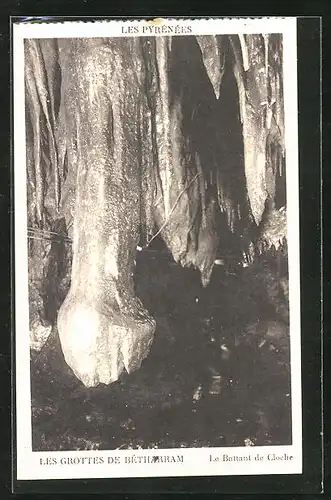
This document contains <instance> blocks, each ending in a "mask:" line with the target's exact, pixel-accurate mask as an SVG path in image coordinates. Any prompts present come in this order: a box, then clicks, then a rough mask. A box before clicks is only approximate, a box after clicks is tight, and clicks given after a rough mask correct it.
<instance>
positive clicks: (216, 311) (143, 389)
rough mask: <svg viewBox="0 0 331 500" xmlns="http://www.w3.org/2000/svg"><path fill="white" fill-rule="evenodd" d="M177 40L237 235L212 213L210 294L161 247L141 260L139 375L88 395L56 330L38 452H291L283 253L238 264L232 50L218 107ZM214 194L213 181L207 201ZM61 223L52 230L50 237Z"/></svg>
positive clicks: (176, 63)
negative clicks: (145, 328) (144, 338)
mask: <svg viewBox="0 0 331 500" xmlns="http://www.w3.org/2000/svg"><path fill="white" fill-rule="evenodd" d="M172 43H173V44H174V47H175V48H176V44H180V46H179V49H178V50H175V51H174V53H175V54H176V57H173V59H172V68H171V71H172V73H171V74H172V75H173V82H172V83H173V86H174V89H175V91H176V92H177V93H179V94H181V95H182V97H183V110H184V111H183V112H184V127H185V129H186V130H187V133H188V134H189V135H190V136H191V138H192V142H191V144H192V148H193V149H195V150H196V151H199V153H200V155H201V162H202V166H203V169H204V173H205V174H206V178H207V179H215V176H216V170H217V169H218V168H221V169H222V174H223V175H224V176H226V178H227V179H228V182H229V186H230V190H231V192H232V193H233V197H234V198H235V199H237V200H238V203H239V202H240V203H241V213H242V219H241V220H240V221H237V224H238V226H237V228H236V229H237V230H236V232H235V233H232V232H231V231H230V230H229V229H228V226H227V223H226V220H225V215H223V214H222V213H221V211H219V220H218V231H219V236H220V244H219V249H218V259H219V260H220V263H221V265H217V266H215V267H214V270H213V274H212V278H211V282H210V284H209V285H208V286H207V287H206V288H203V287H202V286H201V282H200V276H199V273H198V271H196V270H193V269H183V268H182V267H181V266H180V265H178V264H176V263H175V262H174V261H173V259H172V257H171V255H170V253H169V251H168V250H167V248H166V246H165V244H164V243H163V241H162V240H161V239H160V238H157V239H155V240H154V241H153V243H152V244H151V245H150V247H149V248H147V249H145V250H143V251H142V252H137V258H136V263H137V265H136V277H135V283H136V292H137V295H138V296H139V297H140V298H141V300H142V302H143V304H144V306H145V307H146V308H147V309H148V310H149V312H150V313H151V314H152V315H153V316H154V317H155V318H156V321H157V328H156V334H155V340H154V344H153V346H152V350H151V352H150V354H149V356H148V357H147V358H146V360H145V361H144V362H143V364H142V367H141V368H140V370H138V371H137V372H135V373H132V374H130V375H127V374H125V375H122V376H121V378H120V380H118V381H117V382H115V383H114V384H111V385H110V386H108V387H106V386H99V387H98V388H96V389H87V388H85V387H84V386H83V385H82V384H81V383H80V382H79V381H78V380H77V379H76V378H75V376H74V375H73V373H72V372H71V370H70V368H69V367H68V366H67V365H66V363H65V361H64V359H63V355H62V351H61V347H60V343H59V340H58V336H57V331H56V327H53V330H52V333H51V335H50V337H49V338H48V340H47V342H46V344H45V346H44V347H43V348H42V350H41V352H39V353H36V352H33V351H31V388H32V429H33V450H34V451H44V450H50V451H55V450H84V449H115V448H121V449H127V448H139V447H142V448H151V447H156V448H172V447H196V446H197V447H201V446H244V445H285V444H290V443H291V439H292V438H291V408H290V399H291V396H290V357H289V356H290V349H289V322H288V315H289V311H288V302H287V297H286V296H285V295H284V292H283V289H282V288H281V286H280V281H281V280H282V279H286V278H287V256H286V253H282V252H278V253H277V252H274V251H272V250H270V251H269V252H267V253H265V254H264V255H263V256H261V257H260V258H257V259H256V261H255V262H254V263H253V264H252V265H250V266H248V267H244V266H243V265H242V255H241V238H240V235H241V234H244V232H245V229H247V228H248V227H249V224H250V218H249V203H248V200H247V195H246V188H245V173H244V154H243V139H242V126H241V122H240V116H239V103H238V91H237V84H236V81H235V78H234V75H233V74H232V72H231V56H230V51H229V57H228V59H227V63H226V64H227V66H226V71H225V74H224V77H223V81H222V85H221V92H220V98H219V99H218V100H216V98H215V94H214V91H213V88H212V86H211V83H210V81H209V78H208V76H207V74H206V71H205V68H204V66H203V62H202V58H201V53H200V51H199V48H198V45H197V42H196V40H195V37H178V38H176V37H174V38H173V42H172ZM193 111H194V116H193V118H192V113H193ZM285 188H286V186H285V174H284V173H283V175H282V177H279V178H278V179H277V189H276V207H277V208H279V207H282V206H284V205H285V204H286V196H285ZM215 189H216V187H215V184H213V182H212V181H211V182H210V184H209V185H208V189H207V196H208V193H214V192H215ZM63 224H64V223H63V220H62V221H61V220H60V221H57V222H56V224H55V225H54V231H61V230H64V229H65V227H64V225H63ZM50 244H51V259H50V262H51V263H50V265H49V267H48V279H47V280H46V281H45V282H46V286H45V303H46V304H47V307H46V315H47V318H48V319H49V320H50V321H52V322H54V321H55V319H56V314H57V310H58V308H59V306H60V304H61V302H62V300H63V299H64V296H65V293H66V291H67V289H68V286H69V280H68V278H66V272H67V262H68V260H70V258H71V256H70V243H69V242H65V241H63V240H61V239H60V240H59V239H54V240H52V241H51V243H50ZM55 282H56V283H61V285H55V284H54V283H55Z"/></svg>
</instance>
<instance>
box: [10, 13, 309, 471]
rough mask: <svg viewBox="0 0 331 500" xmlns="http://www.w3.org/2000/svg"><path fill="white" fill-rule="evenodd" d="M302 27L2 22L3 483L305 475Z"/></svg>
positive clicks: (259, 22)
mask: <svg viewBox="0 0 331 500" xmlns="http://www.w3.org/2000/svg"><path fill="white" fill-rule="evenodd" d="M296 22H297V20H296V19H295V18H249V19H244V18H242V19H238V18H233V19H231V18H227V19H220V18H218V19H155V20H153V21H149V20H143V19H139V20H129V21H114V20H104V21H98V22H91V21H88V22H78V21H70V22H38V23H35V22H19V23H14V25H13V75H14V82H13V85H14V184H15V186H14V188H15V205H14V209H15V248H16V250H15V280H16V282H15V317H16V325H15V345H16V353H15V356H16V378H15V380H16V383H15V391H16V435H17V479H18V480H37V479H38V480H42V479H45V480H47V479H71V478H72V479H88V478H125V477H161V476H163V477H181V476H232V475H233V476H235V475H247V476H249V475H250V476H251V475H261V474H268V475H270V474H300V473H302V431H301V366H300V358H301V351H300V273H299V187H298V131H297V120H298V111H297V55H296V51H297V42H296Z"/></svg>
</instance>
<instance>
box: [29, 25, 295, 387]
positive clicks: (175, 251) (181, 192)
mask: <svg viewBox="0 0 331 500" xmlns="http://www.w3.org/2000/svg"><path fill="white" fill-rule="evenodd" d="M136 40H137V41H135V42H134V44H135V45H134V51H135V59H134V60H132V58H131V57H128V56H127V54H126V55H125V54H124V56H125V57H124V56H123V54H122V53H121V51H122V50H123V48H122V46H121V42H118V43H117V44H116V43H114V44H112V43H110V44H109V43H108V42H107V40H101V39H100V40H99V41H98V42H97V46H96V45H95V44H96V41H95V40H94V41H93V40H92V39H91V40H89V39H86V40H85V42H84V43H82V40H80V39H76V40H74V39H73V40H61V42H60V43H58V41H56V40H27V41H26V43H25V77H26V78H25V80H26V124H27V173H28V174H27V175H28V227H29V294H30V332H31V345H32V347H34V348H37V349H38V348H40V347H41V346H42V345H43V343H44V342H45V340H46V338H47V336H48V335H49V333H50V331H51V328H52V325H53V324H54V322H55V320H56V316H57V311H58V309H59V307H60V305H61V303H62V301H63V299H64V298H65V296H66V294H67V292H68V286H69V282H70V275H71V272H72V271H71V260H72V255H71V254H72V249H73V250H74V257H75V254H76V256H77V252H80V246H79V244H78V239H77V238H78V236H77V234H78V233H77V229H76V232H75V227H76V228H79V230H81V228H82V226H84V220H85V219H84V213H83V212H84V210H85V212H86V211H88V210H89V209H88V206H87V205H86V203H88V202H90V203H92V204H93V203H94V202H93V196H92V195H91V196H87V198H86V199H85V200H83V199H81V201H80V202H79V197H78V198H77V189H80V186H81V183H82V182H83V181H81V180H80V179H81V178H82V175H89V172H90V171H91V172H92V170H91V169H92V166H91V169H90V167H88V165H89V161H90V160H88V158H89V157H90V156H91V155H90V153H89V152H88V150H87V149H86V148H87V145H89V147H90V148H92V149H93V148H99V151H98V152H96V155H97V157H98V158H99V160H98V161H99V162H100V159H102V151H100V148H101V149H102V148H103V150H104V151H105V150H107V151H108V153H107V154H109V155H110V156H111V157H112V155H113V162H110V163H112V167H109V168H112V169H113V173H111V172H108V174H107V168H108V167H106V163H107V162H108V161H110V160H109V158H108V159H106V160H105V161H106V163H105V168H104V169H103V170H102V172H101V171H100V172H99V173H98V175H101V177H102V178H103V179H105V178H106V177H107V175H108V178H107V179H108V180H107V182H108V184H109V193H110V192H111V181H109V179H111V178H112V176H114V182H115V178H116V176H117V177H118V176H119V177H120V178H123V182H125V181H124V179H125V178H126V177H125V176H127V175H128V172H129V170H130V168H131V167H130V165H129V163H128V165H127V166H125V167H123V165H124V163H125V162H129V159H128V158H126V156H125V155H127V154H128V151H129V150H128V145H127V144H124V143H123V144H122V143H121V141H122V140H123V141H127V140H128V139H127V138H128V137H129V136H130V134H133V136H134V137H136V138H137V140H135V142H134V144H132V145H131V146H130V145H129V149H130V147H131V149H132V151H131V152H130V154H131V157H132V161H134V165H135V167H134V168H135V170H132V168H133V167H132V168H131V170H132V172H131V174H130V175H131V177H132V176H134V179H135V183H134V185H132V186H131V187H130V184H129V183H127V184H126V189H127V193H128V196H132V200H131V201H132V202H133V203H134V206H135V207H138V208H139V210H138V212H137V217H138V218H137V224H135V228H136V227H137V228H138V226H139V228H140V238H141V241H142V242H143V245H144V246H145V247H147V246H148V245H149V244H150V242H151V241H152V240H153V239H154V238H155V236H156V235H160V236H161V237H162V238H163V240H164V242H165V243H166V245H167V246H168V248H169V250H170V251H171V253H172V255H173V257H174V259H175V260H176V261H177V262H179V263H180V264H181V265H183V266H194V267H196V268H198V269H199V270H200V272H201V280H202V284H203V285H204V286H207V284H208V282H209V279H210V276H211V273H212V270H213V265H214V261H215V257H216V251H217V247H218V244H219V239H220V238H222V234H219V224H218V222H219V217H220V214H221V213H222V212H223V214H225V216H226V217H225V218H226V221H227V224H228V226H229V229H230V230H231V231H233V232H236V231H238V229H237V228H238V224H237V222H238V219H240V218H241V217H242V215H241V214H242V213H243V212H244V211H245V210H246V211H247V207H248V217H246V218H247V221H246V222H245V224H242V226H241V227H244V229H246V233H248V240H247V242H246V243H247V247H248V248H252V247H253V246H254V245H253V242H254V238H255V235H256V234H257V235H258V237H257V241H256V242H255V243H256V244H255V249H256V250H257V251H262V250H265V249H266V248H269V247H270V246H275V247H276V248H277V247H278V246H279V245H281V244H282V243H283V242H284V240H285V239H286V217H285V212H284V210H281V211H279V210H277V208H276V204H275V197H276V178H277V175H278V176H279V175H284V157H285V148H284V111H283V90H282V40H281V36H280V35H265V36H263V35H241V36H238V35H236V36H224V35H223V36H199V37H183V38H182V37H173V38H171V37H156V38H143V39H136ZM122 44H123V42H122ZM90 45H91V47H92V48H91V47H90ZM91 50H92V52H93V51H97V52H98V65H99V66H98V68H95V69H96V72H94V71H90V72H89V73H86V74H85V73H84V74H83V73H82V71H85V69H86V68H87V65H86V60H85V59H84V58H85V56H86V54H89V53H90V52H89V51H91ZM125 50H126V49H125ZM130 50H133V49H132V47H131V49H130ZM116 51H118V52H116ZM100 53H102V57H101V56H100ZM84 54H85V55H84ZM95 54H96V52H95ZM73 61H75V64H73ZM77 61H78V62H77ZM79 61H81V62H82V64H81V65H80V66H79ZM83 61H84V62H83ZM116 61H117V63H116ZM115 63H116V64H115ZM102 64H103V65H105V67H106V69H104V68H102V67H101V66H102ZM130 64H131V66H132V67H131V66H130ZM75 71H76V73H77V74H75V75H74V72H75ZM132 71H133V72H134V75H135V76H132ZM226 71H232V72H233V74H234V76H235V81H236V83H237V88H238V101H239V109H240V119H241V123H242V138H243V146H244V172H245V179H246V182H245V185H243V186H242V190H241V192H242V193H243V194H241V195H238V194H237V191H235V189H234V188H233V180H231V179H230V177H229V175H228V173H227V171H226V169H224V166H223V165H222V164H221V162H220V161H219V158H218V154H217V152H216V153H215V144H217V141H218V133H219V132H218V129H217V126H214V128H213V130H210V134H209V136H208V139H206V137H207V135H208V134H204V135H203V138H202V134H201V130H203V128H204V127H208V121H210V123H213V124H215V123H217V121H216V120H215V117H214V121H213V120H212V119H211V114H212V108H213V102H216V101H217V100H218V99H219V98H220V94H221V89H222V82H223V79H224V75H225V72H226ZM73 75H74V76H73ZM125 75H127V76H125ZM130 75H131V76H130ZM97 76H98V81H97V80H95V79H96V78H97ZM134 78H135V85H136V86H137V90H136V92H135V93H134V92H133V90H132V87H133V85H134V82H133V79H134ZM200 81H204V82H208V81H209V82H210V83H209V85H210V93H208V92H207V93H206V91H205V89H206V88H208V87H207V83H206V84H205V86H204V87H203V92H202V91H201V89H202V87H200V86H199V82H200ZM107 88H109V91H107ZM85 94H86V98H85V97H84V96H85ZM108 94H109V97H107V95H108ZM133 94H134V95H136V97H133ZM207 94H208V95H207ZM138 98H139V105H137V106H136V105H135V104H134V102H135V101H134V100H135V99H136V100H138ZM91 99H92V101H93V103H92V101H91ZM96 103H97V104H98V103H99V104H98V105H96ZM127 103H130V104H127ZM136 104H138V103H136ZM89 106H90V107H89ZM98 106H99V107H98ZM97 110H99V111H97ZM108 110H109V111H108ZM96 113H97V114H100V113H102V114H103V118H104V120H103V118H102V120H103V121H102V120H101V118H100V119H99V117H98V116H97V115H96ZM107 113H108V114H107ZM106 115H107V116H106ZM87 119H88V123H87V122H86V120H87ZM84 120H85V121H84ZM94 120H96V121H95V124H94V125H93V123H94ZM100 120H101V121H102V123H103V125H100V123H101V121H100ZM125 123H126V125H124V124H125ZM130 123H131V125H130ZM133 124H134V125H133ZM91 126H93V129H92V128H91ZM100 126H102V127H104V129H103V130H102V134H103V138H104V139H105V141H106V142H105V144H104V145H103V143H102V141H101V142H100V143H97V144H96V143H93V144H92V143H91V140H90V139H91V138H89V136H88V134H89V133H90V132H91V133H90V135H91V134H92V135H93V134H94V135H93V137H94V139H93V141H94V142H95V141H97V135H96V134H95V133H94V132H95V130H96V129H97V128H98V127H99V128H100ZM133 129H134V130H133ZM121 130H122V131H121ZM89 131H90V132H89ZM100 133H101V132H100ZM86 134H87V135H86ZM200 135H201V137H200ZM107 137H108V139H107ZM125 151H126V152H125ZM115 153H116V154H115ZM124 153H125V154H124ZM123 154H124V156H123ZM121 158H122V159H121ZM133 159H134V160H133ZM91 161H92V160H91ZM121 161H123V162H124V163H123V165H122V164H121ZM118 162H119V163H118ZM82 164H86V165H87V168H89V169H90V170H89V172H87V174H86V172H85V170H84V169H83V170H84V172H85V174H84V173H82ZM91 165H92V164H91ZM107 165H108V163H107ZM125 165H126V163H125ZM84 168H86V167H84ZM98 168H99V170H100V168H101V166H100V167H98ZM137 169H138V170H137ZM131 170H130V171H131ZM137 171H138V172H139V175H138V177H137V176H136V174H137ZM125 172H126V173H125ZM134 172H135V173H134ZM91 175H92V174H91ZM121 176H122V177H121ZM123 176H124V177H123ZM132 178H133V177H132ZM127 180H128V181H129V179H127ZM131 180H132V179H131ZM116 182H117V183H118V179H117V181H116ZM116 182H115V184H116ZM231 183H232V184H231ZM116 185H117V184H116ZM99 187H100V186H99ZM115 188H116V186H115V185H114V189H115ZM100 189H101V188H100ZM115 191H116V189H115ZM88 192H89V191H87V193H88ZM136 195H138V198H137V200H136V198H135V196H136ZM77 200H78V201H77ZM89 200H90V201H89ZM83 201H84V203H83ZM94 201H95V200H94ZM82 203H83V205H84V206H83V205H82ZM118 203H119V204H120V203H121V201H120V198H119V202H118ZM106 205H107V203H106ZM106 205H105V207H106ZM129 205H130V204H128V206H129ZM125 206H126V205H125ZM130 206H131V205H130ZM84 207H85V208H84ZM91 208H93V210H96V207H95V206H94V207H91ZM105 209H106V208H105ZM123 210H124V205H123ZM128 210H129V208H128ZM132 210H133V205H132ZM78 212H79V213H78ZM86 213H87V212H86ZM100 213H101V212H100ZM102 213H103V212H102ZM101 215H102V214H101ZM101 215H100V217H101ZM100 217H99V218H100ZM127 218H130V213H129V212H128V213H127ZM138 219H139V222H138ZM75 224H76V226H75ZM77 224H78V226H77ZM91 224H92V219H91ZM253 227H254V228H255V230H254V231H250V230H251V229H252V228H253ZM91 228H92V226H91ZM256 229H258V231H256ZM118 230H119V231H122V232H123V231H124V232H125V228H122V229H120V228H118ZM89 231H90V230H89ZM130 231H131V230H130ZM134 231H136V229H134ZM123 238H124V239H123ZM123 238H122V240H123V241H122V240H121V241H122V246H123V245H124V247H125V245H126V243H125V241H126V239H125V237H123ZM114 241H115V240H114ZM130 244H131V243H130ZM128 245H129V243H128ZM101 247H102V245H101ZM115 247H116V244H115ZM115 247H114V248H115ZM116 248H117V247H116ZM122 250H123V251H124V253H125V248H123V249H122ZM122 250H121V249H120V248H119V253H118V252H117V254H116V255H117V257H116V256H115V257H114V258H115V261H116V259H117V260H118V259H120V258H121V255H122V253H123V252H122ZM121 252H122V253H121ZM123 255H124V254H123ZM123 258H124V257H123ZM59 259H60V260H62V264H63V265H61V266H59ZM117 264H118V263H117ZM50 283H51V284H50ZM123 283H124V281H123ZM125 287H126V288H127V289H130V290H131V285H129V282H128V283H127V285H125V286H124V288H125ZM116 293H117V292H116ZM125 293H128V294H129V295H130V297H131V295H133V292H128V290H126V292H125ZM131 299H132V297H131V298H130V301H131ZM67 302H68V300H67ZM54 304H55V305H54ZM135 307H136V306H135ZM139 307H140V306H139ZM146 318H147V322H148V321H150V320H149V319H148V317H147V316H146ZM150 324H151V325H152V323H150ZM64 343H65V342H64ZM102 345H103V344H102V342H101V349H102ZM134 345H135V343H134V341H132V345H131V346H127V353H126V354H122V355H123V356H124V364H123V360H122V361H121V359H120V358H118V360H117V361H116V363H115V364H116V368H114V367H113V368H111V370H113V372H112V375H111V376H109V377H108V375H104V376H103V375H102V376H101V378H100V377H99V378H98V377H97V379H95V380H94V379H93V380H92V381H91V380H89V381H88V382H86V383H87V385H96V383H98V382H100V381H103V382H105V383H109V382H110V381H112V380H115V379H116V378H117V376H118V375H119V373H120V371H121V370H122V369H123V366H124V365H125V367H126V369H128V370H130V365H131V364H132V365H134V366H135V365H137V366H139V361H141V359H140V360H138V362H137V363H136V364H135V363H131V360H130V359H129V358H130V356H131V357H132V356H133V357H134V355H133V353H132V349H134ZM110 348H111V346H110ZM107 349H108V347H107ZM129 352H131V354H128V353H129ZM137 352H138V354H137V356H138V357H139V356H140V358H141V357H144V356H145V355H146V354H147V352H148V350H146V349H145V348H144V349H142V350H141V352H140V351H139V349H138V350H137ZM139 352H140V354H139ZM68 356H69V355H68ZM100 356H101V357H100ZM100 356H99V358H100V359H101V358H102V353H101V354H100ZM128 356H129V358H128ZM69 357H70V356H69ZM107 369H108V368H107ZM78 371H79V370H78ZM106 371H107V370H106ZM77 376H78V377H79V376H80V375H79V373H77ZM80 378H82V377H80ZM84 383H85V382H84Z"/></svg>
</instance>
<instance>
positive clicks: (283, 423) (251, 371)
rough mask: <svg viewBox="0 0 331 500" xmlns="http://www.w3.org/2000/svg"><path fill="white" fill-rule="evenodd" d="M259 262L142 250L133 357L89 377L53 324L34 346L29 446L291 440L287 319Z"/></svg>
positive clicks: (227, 443) (64, 447)
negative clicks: (141, 333) (144, 334)
mask: <svg viewBox="0 0 331 500" xmlns="http://www.w3.org/2000/svg"><path fill="white" fill-rule="evenodd" d="M270 276H271V275H270V272H269V271H266V270H265V268H264V267H263V266H262V265H261V264H258V265H255V266H252V267H247V268H242V267H239V266H235V265H232V266H231V265H227V264H226V265H220V266H216V267H215V270H214V273H213V276H212V281H211V283H210V285H209V286H208V287H207V288H205V289H203V288H202V287H201V285H200V281H199V275H198V273H197V272H195V271H193V270H188V269H182V268H181V267H179V266H177V265H176V264H174V263H173V262H172V261H171V259H170V258H169V257H168V255H166V254H163V253H160V252H153V251H150V252H142V253H141V254H140V255H139V258H138V261H137V280H136V282H137V293H138V295H139V296H140V297H141V299H142V300H143V303H144V305H145V306H146V307H147V309H148V310H149V311H150V312H151V313H152V314H153V315H154V317H155V318H156V320H157V331H156V337H155V341H154V345H153V347H152V350H151V352H150V355H149V357H148V358H147V359H146V360H145V361H144V363H143V365H142V367H141V369H140V370H139V371H137V372H136V373H133V374H131V375H125V376H123V377H122V378H121V379H120V380H119V381H118V382H116V383H114V384H112V385H111V386H109V387H101V386H100V387H98V388H97V389H86V388H85V387H84V386H83V385H82V384H81V383H80V382H79V381H78V380H77V379H76V378H75V377H74V375H73V374H72V372H71V371H70V369H69V368H68V366H67V365H66V364H65V362H64V360H63V357H62V352H61V348H60V345H59V340H58V337H57V332H56V329H53V331H52V334H51V336H50V337H49V339H48V341H47V343H46V345H45V346H44V348H43V349H42V351H41V352H39V353H38V354H36V353H34V352H32V353H31V376H32V426H33V449H34V450H40V451H43V450H54V451H55V450H87V449H90V450H91V449H108V450H111V449H128V448H140V447H141V448H153V447H154V448H171V447H201V446H243V445H269V444H273V445H277V444H290V443H291V427H290V423H291V416H290V365H289V331H288V324H287V317H286V305H284V302H283V301H282V299H281V298H280V296H281V293H280V289H279V286H278V283H277V280H275V282H274V283H273V280H274V278H270Z"/></svg>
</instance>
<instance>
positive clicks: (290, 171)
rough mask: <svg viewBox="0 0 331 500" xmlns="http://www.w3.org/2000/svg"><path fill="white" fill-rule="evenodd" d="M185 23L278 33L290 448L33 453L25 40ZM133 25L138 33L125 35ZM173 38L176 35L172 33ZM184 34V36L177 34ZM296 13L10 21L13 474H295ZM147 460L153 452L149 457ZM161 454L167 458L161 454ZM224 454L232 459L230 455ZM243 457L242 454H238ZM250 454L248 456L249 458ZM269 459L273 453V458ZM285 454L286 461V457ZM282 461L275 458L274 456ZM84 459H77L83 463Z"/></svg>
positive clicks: (298, 450) (298, 431)
mask: <svg viewBox="0 0 331 500" xmlns="http://www.w3.org/2000/svg"><path fill="white" fill-rule="evenodd" d="M174 24H175V25H178V26H180V27H183V28H185V27H191V33H186V34H191V35H203V34H234V33H264V34H266V33H282V34H283V41H284V52H283V55H284V83H283V84H284V107H285V143H286V165H287V169H286V171H287V174H286V175H287V182H286V189H287V218H288V219H287V220H288V259H289V282H290V331H291V335H290V337H291V340H290V342H291V397H292V401H291V403H292V404H291V407H292V437H293V444H292V445H291V446H262V447H261V446H259V447H258V446H255V447H236V448H223V447H222V448H199V449H198V448H188V449H184V448H179V449H169V450H166V449H157V450H152V449H146V450H112V451H77V452H75V451H73V452H61V451H58V452H46V451H45V452H33V451H32V429H31V397H30V394H31V382H30V347H29V326H28V325H29V310H28V278H27V277H28V253H27V193H26V159H25V153H24V151H25V115H24V110H25V105H24V45H23V41H24V38H61V37H68V38H70V37H93V36H96V37H108V36H151V35H153V36H165V35H166V33H157V32H156V33H150V32H149V31H148V30H146V31H144V32H142V28H143V27H144V26H162V25H163V26H173V25H174ZM129 26H131V27H135V26H136V27H137V29H138V31H139V33H134V32H132V33H130V29H132V31H133V28H130V29H129ZM178 35H179V36H180V35H181V33H178ZM183 36H185V35H184V34H183ZM296 61H297V47H296V18H249V19H243V18H241V19H239V18H233V19H230V18H225V19H180V20H177V19H176V20H174V19H164V20H163V21H162V22H159V23H157V22H155V23H154V24H153V23H151V22H148V21H145V20H137V21H132V20H131V21H101V22H100V21H98V22H94V23H91V22H63V23H56V24H55V23H47V24H44V23H42V24H34V23H33V24H24V23H18V24H14V26H13V68H14V159H15V160H14V161H15V163H14V195H15V304H16V307H15V317H16V324H15V329H16V426H17V479H18V480H28V479H87V478H112V477H114V478H115V477H166V476H169V477H170V476H171V477H179V476H212V475H215V476H224V475H261V474H294V473H296V474H298V473H302V409H301V340H300V338H301V335H300V261H299V257H300V253H299V175H298V110H297V67H296ZM153 457H159V458H158V459H154V458H153ZM167 457H168V458H167ZM229 457H231V458H232V460H229ZM245 457H246V458H245ZM248 457H250V459H249V458H248ZM276 457H278V458H277V459H276ZM290 457H292V458H290ZM281 458H282V459H281ZM83 462H84V463H83Z"/></svg>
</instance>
